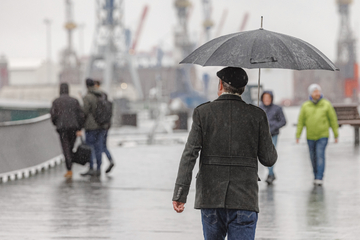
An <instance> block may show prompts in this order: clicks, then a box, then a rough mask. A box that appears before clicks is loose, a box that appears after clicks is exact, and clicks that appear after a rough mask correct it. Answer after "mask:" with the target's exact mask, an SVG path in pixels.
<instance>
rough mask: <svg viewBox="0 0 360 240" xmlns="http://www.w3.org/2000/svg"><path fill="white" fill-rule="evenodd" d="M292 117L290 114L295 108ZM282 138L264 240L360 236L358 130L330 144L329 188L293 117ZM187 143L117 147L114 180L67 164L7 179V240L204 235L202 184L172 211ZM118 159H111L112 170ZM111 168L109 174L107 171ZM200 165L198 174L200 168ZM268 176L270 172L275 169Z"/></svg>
mask: <svg viewBox="0 0 360 240" xmlns="http://www.w3.org/2000/svg"><path fill="white" fill-rule="evenodd" d="M285 114H289V111H287V112H285ZM287 117H288V122H289V124H288V126H287V128H286V129H284V130H283V131H282V133H281V135H280V138H279V143H278V152H279V160H278V162H277V163H276V165H275V174H276V177H277V179H276V180H275V182H274V185H272V186H267V185H266V183H265V182H264V181H261V182H259V193H260V194H259V200H260V202H259V203H260V214H259V222H258V228H257V232H256V239H324V240H325V239H326V240H327V239H358V236H360V228H359V226H358V225H359V222H360V187H359V186H360V174H359V173H360V158H359V149H358V148H355V147H354V146H353V142H352V141H353V138H352V137H353V135H352V134H353V130H352V128H350V127H349V128H346V127H342V128H341V129H340V134H341V137H340V143H339V144H334V143H332V142H333V141H332V140H330V143H329V145H328V149H327V163H326V164H327V165H326V170H325V179H324V186H323V187H314V186H313V185H312V180H313V179H312V171H311V165H310V160H309V156H308V149H307V145H306V143H305V141H304V140H302V141H301V143H300V144H299V145H297V144H295V141H294V139H293V136H294V131H295V128H294V127H293V126H291V125H292V123H293V119H291V116H290V117H289V116H288V115H287ZM182 150H183V144H175V143H171V144H168V145H153V146H146V145H139V146H136V147H129V148H125V147H116V146H114V147H112V148H111V151H112V153H113V155H114V158H115V160H116V166H115V168H114V169H113V172H111V174H109V176H105V174H103V175H102V176H101V178H82V177H80V176H79V173H80V172H82V171H85V170H86V168H85V167H80V166H75V168H74V178H73V179H72V180H71V181H66V180H64V179H63V174H64V172H65V166H59V167H56V168H53V169H51V170H49V171H47V172H44V173H42V174H39V175H36V176H34V177H31V178H29V179H22V180H19V181H13V182H7V183H5V184H1V185H0V189H1V195H0V206H1V214H0V239H44V240H45V239H154V240H155V239H156V240H161V239H164V240H165V239H175V240H177V239H179V240H180V239H187V240H188V239H189V240H192V239H194V240H195V239H203V237H202V230H201V221H200V214H199V211H197V210H194V209H193V203H194V182H193V185H192V190H191V191H190V195H189V198H188V203H187V205H186V210H185V212H184V213H182V214H177V213H175V212H174V211H173V210H172V205H171V197H172V189H173V185H174V181H175V177H176V172H177V167H178V164H179V158H180V156H181V153H182ZM107 165H108V162H107V160H106V159H105V160H104V166H103V169H105V168H106V167H107ZM103 171H104V170H103ZM196 171H197V170H195V172H194V174H196ZM259 175H260V177H261V178H262V179H265V178H266V175H267V169H266V168H263V167H260V168H259Z"/></svg>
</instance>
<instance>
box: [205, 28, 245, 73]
mask: <svg viewBox="0 0 360 240" xmlns="http://www.w3.org/2000/svg"><path fill="white" fill-rule="evenodd" d="M242 33H243V32H240V33H235V34H232V35H231V37H229V38H228V39H226V40H225V41H224V42H223V43H221V44H220V45H219V46H218V47H217V48H216V50H215V51H214V52H213V53H211V55H210V56H209V57H208V59H207V60H206V61H205V63H204V65H203V66H209V65H207V63H208V61H209V60H210V58H211V57H212V56H213V55H214V54H215V53H216V52H217V51H218V50H219V49H220V47H221V46H223V45H224V44H225V43H227V42H228V41H230V40H231V39H232V38H233V37H235V36H238V35H239V34H240V35H241V34H242Z"/></svg>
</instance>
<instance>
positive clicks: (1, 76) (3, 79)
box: [0, 56, 9, 89]
mask: <svg viewBox="0 0 360 240" xmlns="http://www.w3.org/2000/svg"><path fill="white" fill-rule="evenodd" d="M8 84H9V72H8V61H7V59H6V57H5V56H0V89H1V88H2V87H3V86H6V85H8Z"/></svg>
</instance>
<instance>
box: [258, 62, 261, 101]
mask: <svg viewBox="0 0 360 240" xmlns="http://www.w3.org/2000/svg"><path fill="white" fill-rule="evenodd" d="M260 74H261V68H259V78H258V107H259V106H260Z"/></svg>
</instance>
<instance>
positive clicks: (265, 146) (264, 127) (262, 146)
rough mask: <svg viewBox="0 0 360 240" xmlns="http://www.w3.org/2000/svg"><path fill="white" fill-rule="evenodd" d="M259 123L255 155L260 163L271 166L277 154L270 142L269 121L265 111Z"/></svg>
mask: <svg viewBox="0 0 360 240" xmlns="http://www.w3.org/2000/svg"><path fill="white" fill-rule="evenodd" d="M259 125H260V126H259V141H258V142H259V146H258V153H257V155H258V158H259V161H260V163H261V164H262V165H264V166H267V167H271V166H272V165H274V164H275V162H276V160H277V157H278V156H277V152H276V149H275V146H274V144H273V143H272V139H271V134H270V130H269V123H268V120H267V118H266V115H265V113H264V115H263V116H262V118H261V120H260V123H259Z"/></svg>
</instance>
